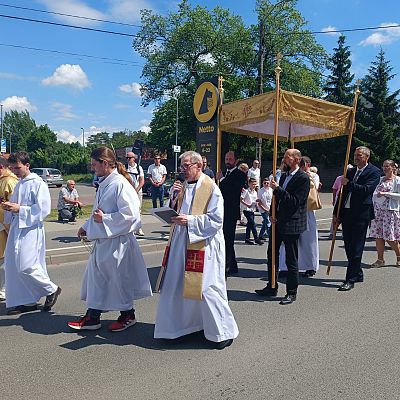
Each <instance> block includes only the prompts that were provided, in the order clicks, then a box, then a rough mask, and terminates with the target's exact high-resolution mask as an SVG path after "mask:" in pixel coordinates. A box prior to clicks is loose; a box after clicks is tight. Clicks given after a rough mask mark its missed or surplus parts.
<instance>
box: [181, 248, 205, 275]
mask: <svg viewBox="0 0 400 400" xmlns="http://www.w3.org/2000/svg"><path fill="white" fill-rule="evenodd" d="M204 254H205V251H204V250H189V249H188V250H187V253H186V263H185V271H190V272H201V273H202V272H203V269H204Z"/></svg>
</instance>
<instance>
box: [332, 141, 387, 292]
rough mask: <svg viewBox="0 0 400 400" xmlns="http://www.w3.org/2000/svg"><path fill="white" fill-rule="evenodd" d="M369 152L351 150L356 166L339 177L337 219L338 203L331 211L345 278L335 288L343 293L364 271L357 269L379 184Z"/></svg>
mask: <svg viewBox="0 0 400 400" xmlns="http://www.w3.org/2000/svg"><path fill="white" fill-rule="evenodd" d="M370 154H371V152H370V150H369V149H368V148H367V147H364V146H360V147H357V148H356V150H355V152H354V165H355V166H356V168H351V169H348V171H347V174H346V176H345V177H343V178H342V186H343V187H342V190H343V194H342V198H343V202H342V203H341V204H340V209H339V219H337V218H336V216H337V215H338V202H336V205H335V209H334V212H333V224H334V225H338V224H339V223H340V222H341V223H342V230H343V241H344V248H345V251H346V256H347V260H348V265H347V271H346V278H345V281H344V283H343V284H342V285H341V286H340V287H339V289H338V290H339V291H341V292H345V291H348V290H351V289H353V287H354V283H356V282H363V280H364V274H363V271H362V268H361V258H362V254H363V251H364V246H365V238H366V236H367V230H368V225H369V223H370V221H371V220H372V219H374V207H373V204H372V194H373V193H374V190H375V188H376V186H377V185H378V183H379V178H380V175H381V174H380V170H379V168H377V167H375V166H374V165H372V164H370V163H368V160H369V156H370Z"/></svg>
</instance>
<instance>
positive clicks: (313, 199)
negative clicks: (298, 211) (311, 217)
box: [307, 176, 322, 211]
mask: <svg viewBox="0 0 400 400" xmlns="http://www.w3.org/2000/svg"><path fill="white" fill-rule="evenodd" d="M321 208H322V203H321V199H320V198H319V193H318V190H317V188H316V187H315V183H314V180H313V179H312V178H311V176H310V191H309V193H308V198H307V210H308V211H315V210H320V209H321Z"/></svg>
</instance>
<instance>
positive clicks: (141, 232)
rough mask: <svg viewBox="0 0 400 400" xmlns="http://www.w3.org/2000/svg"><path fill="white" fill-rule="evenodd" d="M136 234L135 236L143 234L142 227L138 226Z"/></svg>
mask: <svg viewBox="0 0 400 400" xmlns="http://www.w3.org/2000/svg"><path fill="white" fill-rule="evenodd" d="M136 235H137V236H144V232H143V231H142V228H140V229H139V230H138V231H137V233H136Z"/></svg>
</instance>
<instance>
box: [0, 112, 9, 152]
mask: <svg viewBox="0 0 400 400" xmlns="http://www.w3.org/2000/svg"><path fill="white" fill-rule="evenodd" d="M0 108H1V143H3V104H0ZM10 153H11V151H10Z"/></svg>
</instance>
